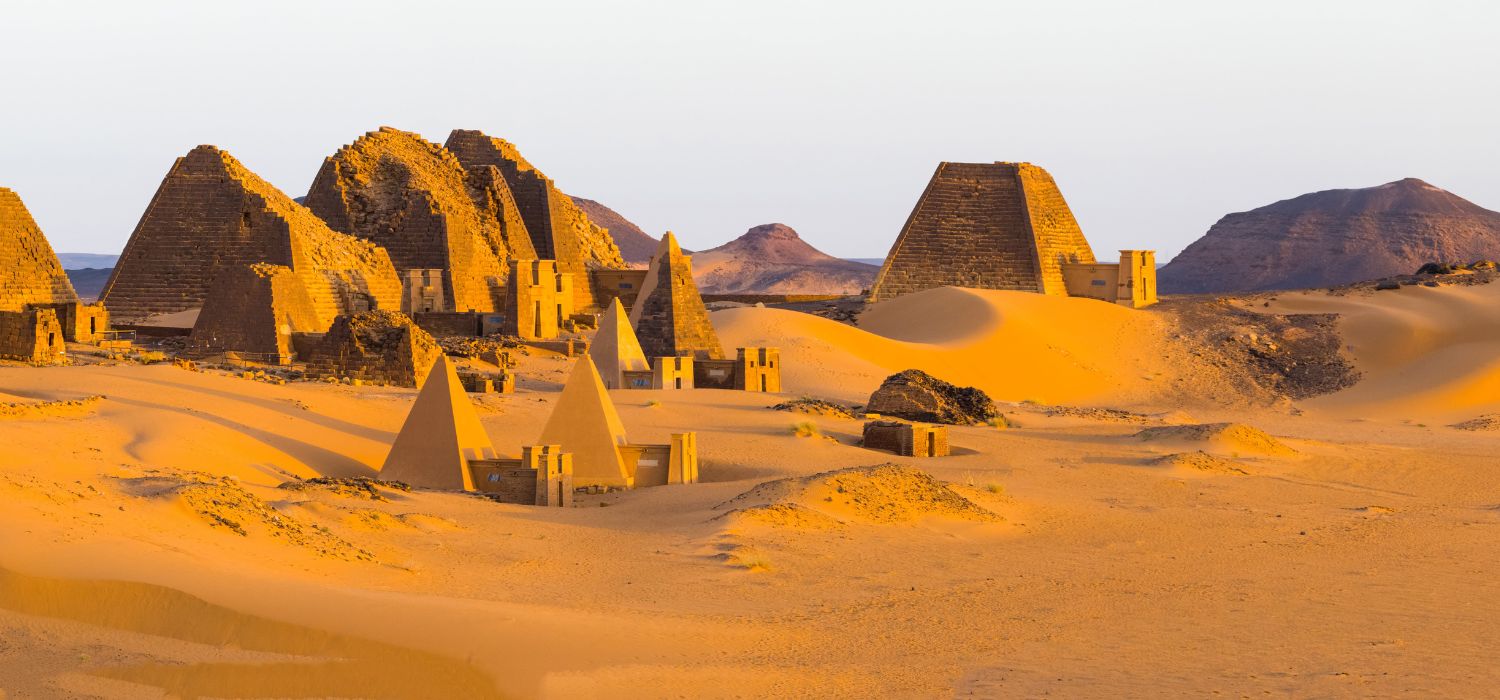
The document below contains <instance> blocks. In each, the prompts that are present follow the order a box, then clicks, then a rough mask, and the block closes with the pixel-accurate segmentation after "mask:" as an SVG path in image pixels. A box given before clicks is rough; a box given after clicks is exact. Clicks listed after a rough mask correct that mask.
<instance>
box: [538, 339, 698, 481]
mask: <svg viewBox="0 0 1500 700" xmlns="http://www.w3.org/2000/svg"><path fill="white" fill-rule="evenodd" d="M537 442H538V443H539V444H545V445H552V444H556V445H561V446H562V449H564V450H566V451H568V452H571V453H573V483H574V485H575V486H577V487H585V488H606V489H612V488H624V489H628V488H634V487H637V486H658V485H662V484H679V483H682V484H685V483H693V482H695V481H697V479H698V466H697V465H698V439H697V434H696V433H676V434H673V435H672V437H671V442H670V443H668V444H666V445H651V444H632V443H630V441H629V440H627V439H626V437H625V426H624V425H623V424H622V423H621V422H620V415H619V413H618V412H616V411H615V404H614V402H613V401H611V400H610V398H609V392H608V391H606V390H605V388H604V381H603V380H602V379H601V378H600V377H599V371H598V369H596V368H595V367H594V362H593V360H590V359H589V358H588V356H587V355H585V356H583V357H580V358H579V359H578V365H577V367H575V368H574V369H573V374H572V375H571V376H569V377H568V382H567V384H566V385H564V386H563V392H562V396H560V397H559V398H558V400H557V406H556V407H555V408H553V409H552V415H551V416H550V417H549V418H548V419H547V425H546V427H544V428H542V436H541V438H540V439H539V440H538V441H537ZM642 469H644V470H645V471H644V472H642Z"/></svg>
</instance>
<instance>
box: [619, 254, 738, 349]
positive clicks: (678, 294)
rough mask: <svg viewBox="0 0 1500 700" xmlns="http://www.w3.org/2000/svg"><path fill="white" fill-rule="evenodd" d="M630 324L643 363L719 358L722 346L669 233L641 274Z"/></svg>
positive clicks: (686, 260) (688, 264)
mask: <svg viewBox="0 0 1500 700" xmlns="http://www.w3.org/2000/svg"><path fill="white" fill-rule="evenodd" d="M630 323H631V324H632V325H633V326H635V335H636V338H637V339H639V340H640V342H641V349H642V350H643V351H645V353H646V357H648V358H657V357H689V356H691V357H696V358H697V359H700V360H722V359H724V346H723V345H721V344H720V343H719V336H718V334H717V333H714V326H713V324H712V323H709V321H708V309H707V308H705V307H704V306H703V297H702V296H700V295H699V294H698V283H697V282H694V281H693V263H692V259H691V258H689V257H688V256H686V255H683V253H682V248H681V247H679V246H678V245H677V237H676V236H673V235H672V232H671V231H668V232H667V233H666V235H664V236H662V238H661V243H660V244H659V245H658V246H657V248H656V257H654V258H652V259H651V266H650V267H649V268H647V270H646V280H645V281H644V282H642V283H641V291H640V294H639V295H638V296H636V299H635V304H634V305H632V306H631V308H630Z"/></svg>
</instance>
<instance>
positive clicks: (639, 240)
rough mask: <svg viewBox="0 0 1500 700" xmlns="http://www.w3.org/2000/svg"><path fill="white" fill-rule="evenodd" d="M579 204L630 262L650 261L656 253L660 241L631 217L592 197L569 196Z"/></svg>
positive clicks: (626, 260) (643, 262) (621, 254)
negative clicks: (607, 233) (604, 230)
mask: <svg viewBox="0 0 1500 700" xmlns="http://www.w3.org/2000/svg"><path fill="white" fill-rule="evenodd" d="M568 197H569V198H570V199H572V200H573V203H574V204H577V205H578V208H579V209H582V210H583V213H585V214H588V216H589V221H592V222H594V223H596V224H598V225H600V226H603V227H604V228H606V229H609V235H610V237H611V238H613V239H615V245H617V246H620V256H621V257H623V258H625V262H628V263H641V264H645V263H649V262H651V256H652V255H655V254H656V244H657V243H659V242H660V241H659V240H658V239H656V238H654V237H652V236H651V235H650V234H648V233H646V232H645V231H642V230H641V227H639V226H636V225H635V224H633V223H631V222H630V220H629V219H626V218H625V217H623V216H620V213H619V212H617V211H615V210H613V209H610V208H609V207H606V206H604V205H603V204H600V203H598V202H596V201H594V200H592V199H584V198H582V197H574V196H572V195H569V196H568Z"/></svg>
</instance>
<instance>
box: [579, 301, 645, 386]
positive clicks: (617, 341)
mask: <svg viewBox="0 0 1500 700" xmlns="http://www.w3.org/2000/svg"><path fill="white" fill-rule="evenodd" d="M604 308H605V311H604V313H603V314H601V315H600V317H599V331H598V332H597V333H595V334H594V342H593V343H592V344H590V345H589V359H591V360H593V361H594V366H595V367H597V368H598V369H599V375H600V376H601V377H603V378H604V387H605V388H606V389H628V388H632V385H631V383H630V382H628V381H626V378H625V377H626V375H627V374H632V373H635V374H639V373H641V372H645V373H647V374H648V377H649V373H650V372H651V366H650V365H648V364H647V363H646V355H645V353H644V352H642V351H641V343H640V341H638V340H636V339H635V330H634V329H632V328H631V327H630V319H629V317H627V316H626V315H625V309H624V307H622V306H621V305H620V300H619V299H611V300H610V301H609V304H608V305H607V306H605V307H604ZM649 386H650V382H649V379H648V381H647V384H646V387H639V388H647V387H649Z"/></svg>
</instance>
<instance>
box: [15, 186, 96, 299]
mask: <svg viewBox="0 0 1500 700" xmlns="http://www.w3.org/2000/svg"><path fill="white" fill-rule="evenodd" d="M76 301H78V295H77V294H75V293H74V292H73V285H72V284H70V283H69V282H68V275H67V273H65V272H63V268H62V265H61V264H60V263H58V262H57V255H56V254H55V253H53V252H52V246H51V245H50V244H48V243H47V237H46V236H44V235H42V229H41V227H39V226H37V224H36V220H34V219H32V218H31V212H29V211H27V210H26V205H25V204H24V203H22V202H21V197H20V196H19V195H17V194H16V193H15V192H12V191H11V190H8V189H5V188H4V187H0V310H4V311H20V310H22V309H25V308H27V307H28V306H30V305H32V304H64V303H68V302H76Z"/></svg>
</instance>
